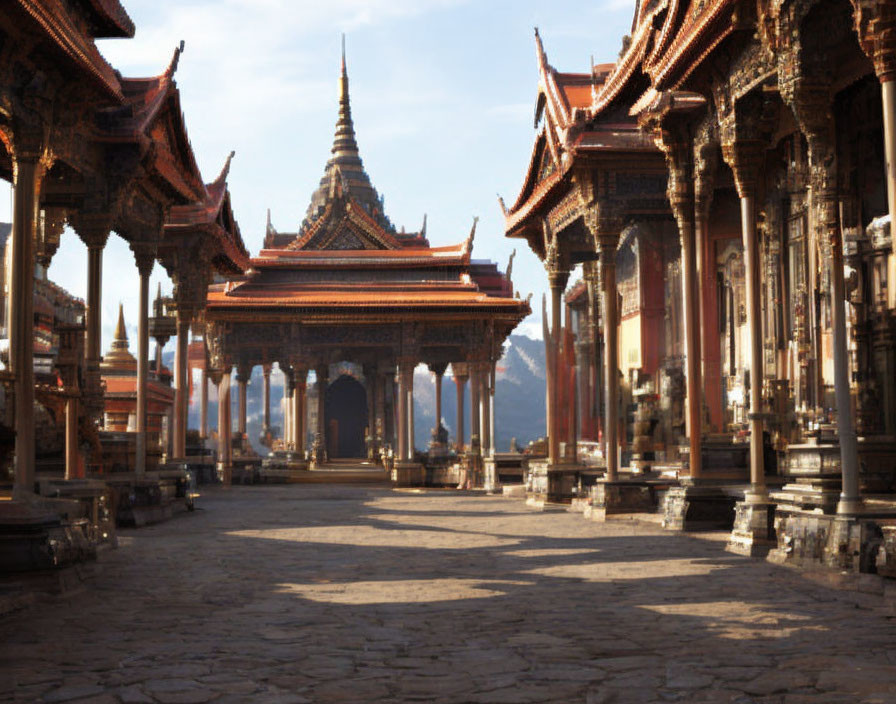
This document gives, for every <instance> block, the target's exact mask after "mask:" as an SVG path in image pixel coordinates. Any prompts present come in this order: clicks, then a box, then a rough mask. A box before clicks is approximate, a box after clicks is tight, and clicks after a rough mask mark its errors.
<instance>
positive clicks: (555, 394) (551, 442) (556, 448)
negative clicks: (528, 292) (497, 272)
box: [545, 257, 569, 466]
mask: <svg viewBox="0 0 896 704" xmlns="http://www.w3.org/2000/svg"><path fill="white" fill-rule="evenodd" d="M545 266H546V267H548V283H549V284H550V286H551V345H552V347H553V350H554V352H553V355H552V362H553V364H552V367H553V370H552V372H553V373H552V377H553V381H554V383H553V384H552V385H551V387H552V388H551V390H550V394H551V396H550V412H549V414H548V415H549V417H550V427H549V428H548V465H550V466H555V465H557V464H560V461H561V457H560V379H561V368H560V365H561V364H562V361H563V360H562V359H561V355H560V335H561V331H562V324H561V320H562V313H563V291H565V290H566V283H567V281H569V269H568V268H566V266H565V265H563V264H562V263H561V262H560V260H559V257H558V258H557V259H556V260H554V261H550V262H549V261H546V262H545Z"/></svg>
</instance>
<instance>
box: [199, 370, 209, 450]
mask: <svg viewBox="0 0 896 704" xmlns="http://www.w3.org/2000/svg"><path fill="white" fill-rule="evenodd" d="M201 379H202V380H201V381H200V382H199V384H200V391H199V437H200V438H201V439H202V440H205V439H206V438H208V371H206V369H205V367H203V368H202V377H201Z"/></svg>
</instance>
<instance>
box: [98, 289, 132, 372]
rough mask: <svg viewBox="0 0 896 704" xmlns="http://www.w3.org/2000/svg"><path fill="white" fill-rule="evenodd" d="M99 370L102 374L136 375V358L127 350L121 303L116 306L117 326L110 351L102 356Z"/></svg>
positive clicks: (126, 334)
mask: <svg viewBox="0 0 896 704" xmlns="http://www.w3.org/2000/svg"><path fill="white" fill-rule="evenodd" d="M100 369H101V370H102V372H103V373H115V374H121V373H124V374H128V373H133V374H136V373H137V358H136V357H134V355H132V354H131V352H130V350H129V349H128V333H127V329H126V328H125V326H124V309H123V308H122V305H121V303H119V304H118V325H116V326H115V339H114V340H112V349H111V350H109V352H107V353H106V354H105V355H103V361H102V363H101V364H100Z"/></svg>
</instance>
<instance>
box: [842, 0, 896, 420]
mask: <svg viewBox="0 0 896 704" xmlns="http://www.w3.org/2000/svg"><path fill="white" fill-rule="evenodd" d="M852 4H853V12H854V14H855V25H854V26H855V28H856V32H857V33H858V36H859V43H860V45H861V46H862V49H863V50H864V52H865V54H867V56H868V58H869V59H871V61H872V63H873V64H874V73H875V75H876V76H877V79H878V80H879V81H880V88H881V101H882V104H883V105H882V107H883V127H884V162H885V166H886V171H885V174H886V181H887V205H888V209H889V212H890V223H891V225H890V227H891V228H893V229H894V230H896V8H894V6H893V3H892V2H889V1H888V0H865V1H864V2H860V1H859V0H852ZM891 231H892V230H891ZM892 240H893V241H892V243H891V247H892V252H891V254H890V257H889V262H888V265H889V266H888V269H889V273H888V276H887V282H888V284H887V298H888V303H889V307H890V308H896V237H894V238H892ZM838 404H839V400H838Z"/></svg>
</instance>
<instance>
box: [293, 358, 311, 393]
mask: <svg viewBox="0 0 896 704" xmlns="http://www.w3.org/2000/svg"><path fill="white" fill-rule="evenodd" d="M292 376H293V383H294V384H295V385H296V387H297V388H298V387H301V388H305V385H306V384H307V383H308V364H307V363H305V362H300V361H295V362H293V364H292Z"/></svg>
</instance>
